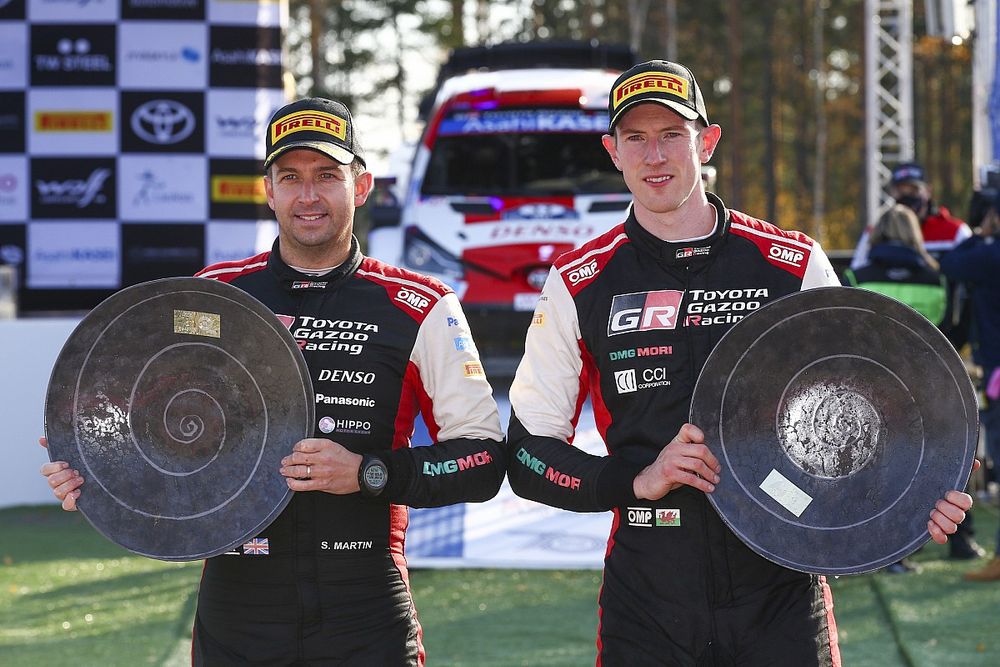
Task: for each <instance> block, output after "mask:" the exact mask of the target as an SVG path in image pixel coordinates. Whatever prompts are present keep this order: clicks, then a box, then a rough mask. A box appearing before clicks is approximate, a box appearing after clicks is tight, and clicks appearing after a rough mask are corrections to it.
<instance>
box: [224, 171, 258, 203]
mask: <svg viewBox="0 0 1000 667" xmlns="http://www.w3.org/2000/svg"><path fill="white" fill-rule="evenodd" d="M212 201H213V202H220V203H224V204H266V203H267V193H265V192H264V180H263V179H262V178H261V177H260V176H239V175H235V174H233V175H229V176H213V177H212Z"/></svg>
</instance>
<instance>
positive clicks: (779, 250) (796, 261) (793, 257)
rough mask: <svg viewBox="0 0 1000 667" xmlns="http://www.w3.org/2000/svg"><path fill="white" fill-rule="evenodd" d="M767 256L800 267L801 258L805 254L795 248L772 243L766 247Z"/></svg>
mask: <svg viewBox="0 0 1000 667" xmlns="http://www.w3.org/2000/svg"><path fill="white" fill-rule="evenodd" d="M767 256H768V257H770V258H771V259H773V260H774V261H776V262H781V263H782V264H788V265H789V266H794V267H796V268H802V260H803V259H805V257H806V254H805V253H804V252H802V251H801V250H797V249H795V248H789V247H788V246H784V245H778V244H777V243H772V244H771V247H770V248H768V249H767Z"/></svg>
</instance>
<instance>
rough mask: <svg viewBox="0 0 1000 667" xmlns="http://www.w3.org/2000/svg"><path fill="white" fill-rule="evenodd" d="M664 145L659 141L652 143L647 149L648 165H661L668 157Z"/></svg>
mask: <svg viewBox="0 0 1000 667" xmlns="http://www.w3.org/2000/svg"><path fill="white" fill-rule="evenodd" d="M664 153H665V151H664V150H663V144H662V143H661V142H659V141H650V142H649V143H648V144H647V147H646V155H645V159H646V164H659V163H660V162H663V161H664V160H665V159H666V157H665V155H664Z"/></svg>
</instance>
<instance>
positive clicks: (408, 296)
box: [396, 287, 431, 313]
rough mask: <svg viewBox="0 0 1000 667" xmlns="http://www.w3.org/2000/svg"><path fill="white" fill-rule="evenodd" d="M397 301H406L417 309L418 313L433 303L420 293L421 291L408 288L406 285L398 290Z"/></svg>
mask: <svg viewBox="0 0 1000 667" xmlns="http://www.w3.org/2000/svg"><path fill="white" fill-rule="evenodd" d="M396 301H401V302H402V303H405V304H406V305H407V306H409V307H410V308H412V309H413V310H415V311H417V312H418V313H423V312H424V311H425V309H426V308H427V306H429V305H430V303H431V300H430V299H428V298H427V297H426V296H424V295H423V294H420V293H419V292H414V291H413V290H411V289H408V288H406V287H404V288H402V289H401V290H399V291H398V292H396Z"/></svg>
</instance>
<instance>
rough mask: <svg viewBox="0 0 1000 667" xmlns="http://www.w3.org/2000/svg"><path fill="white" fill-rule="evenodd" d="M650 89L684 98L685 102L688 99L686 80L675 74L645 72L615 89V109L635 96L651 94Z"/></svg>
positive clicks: (630, 78) (626, 80)
mask: <svg viewBox="0 0 1000 667" xmlns="http://www.w3.org/2000/svg"><path fill="white" fill-rule="evenodd" d="M650 89H653V90H662V91H665V92H668V93H670V94H671V95H677V96H678V97H683V98H684V99H685V100H686V99H687V98H688V82H687V81H686V80H685V79H682V78H681V77H679V76H675V75H673V74H659V73H652V72H645V73H643V74H636V75H635V76H633V77H629V78H628V79H625V81H623V82H622V84H621V85H620V86H618V87H617V88H615V90H614V92H613V93H612V94H613V95H614V99H615V108H618V106H620V105H621V103H622V102H624V101H625V100H627V99H628V98H630V97H632V96H633V95H638V94H640V93H644V92H649V91H650Z"/></svg>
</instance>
